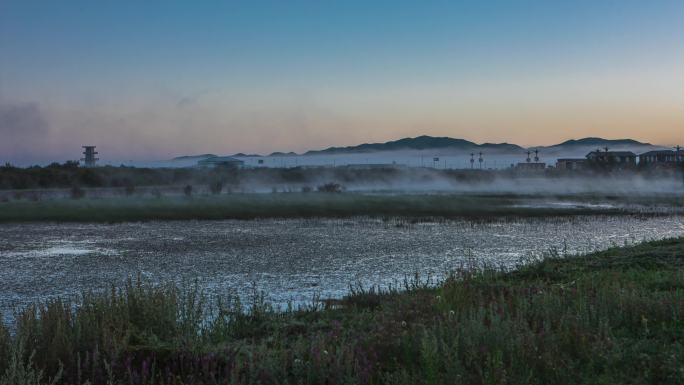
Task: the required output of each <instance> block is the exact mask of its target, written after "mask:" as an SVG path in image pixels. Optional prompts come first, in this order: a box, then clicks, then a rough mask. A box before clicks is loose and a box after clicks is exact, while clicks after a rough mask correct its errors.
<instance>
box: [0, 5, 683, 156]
mask: <svg viewBox="0 0 684 385" xmlns="http://www.w3.org/2000/svg"><path fill="white" fill-rule="evenodd" d="M682 20H684V2H681V1H654V2H643V1H629V0H628V1H567V2H562V1H490V2H474V1H472V2H458V1H420V2H418V1H411V2H409V1H375V2H371V1H249V2H230V1H224V2H219V1H197V2H189V1H116V2H114V1H112V2H93V1H67V0H65V1H30V0H21V1H13V0H3V1H2V2H0V130H1V132H0V133H2V134H3V136H5V137H8V136H9V137H11V138H12V139H11V140H9V141H3V142H4V143H5V144H4V145H3V144H0V158H3V159H4V158H7V159H18V158H22V159H23V158H30V159H32V158H36V159H38V157H39V155H38V154H39V153H40V154H44V155H42V156H49V157H65V156H68V155H69V154H70V153H72V152H73V151H74V143H80V142H82V141H86V142H91V143H96V144H97V145H98V146H99V147H101V148H103V152H107V153H109V154H112V155H113V156H118V157H121V158H134V159H144V158H158V157H162V158H163V157H168V156H172V155H176V154H178V153H188V152H217V153H230V152H237V151H242V152H269V151H274V150H295V151H301V150H304V149H308V148H317V147H325V146H328V145H346V144H355V143H357V142H366V141H384V140H390V139H396V138H398V137H402V136H416V135H421V134H431V135H447V136H453V137H463V138H467V139H471V140H475V141H495V142H502V141H509V142H517V143H521V144H529V145H533V144H544V143H550V142H555V141H560V140H564V139H567V138H571V137H580V136H587V135H594V136H606V137H628V136H629V137H635V138H637V139H641V140H646V141H651V142H657V143H664V144H670V143H676V142H684V137H682V136H683V135H682V133H681V132H684V130H682V126H684V112H682V110H684V109H682V108H681V106H683V105H684V26H683V25H684V23H683V22H682ZM101 143H102V144H101ZM79 145H80V144H79ZM3 159H0V160H3Z"/></svg>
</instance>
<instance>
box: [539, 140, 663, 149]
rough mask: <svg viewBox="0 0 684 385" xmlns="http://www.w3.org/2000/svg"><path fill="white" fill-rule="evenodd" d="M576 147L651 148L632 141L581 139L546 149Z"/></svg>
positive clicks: (645, 144)
mask: <svg viewBox="0 0 684 385" xmlns="http://www.w3.org/2000/svg"><path fill="white" fill-rule="evenodd" d="M577 146H652V144H651V143H642V142H639V141H636V140H634V139H603V138H583V139H570V140H566V141H565V142H563V143H559V144H554V145H553V146H548V147H547V148H557V147H577Z"/></svg>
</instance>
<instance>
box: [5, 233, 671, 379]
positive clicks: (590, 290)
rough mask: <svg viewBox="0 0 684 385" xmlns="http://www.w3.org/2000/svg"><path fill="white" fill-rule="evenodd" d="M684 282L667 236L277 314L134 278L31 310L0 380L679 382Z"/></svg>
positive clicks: (9, 340) (9, 342)
mask: <svg viewBox="0 0 684 385" xmlns="http://www.w3.org/2000/svg"><path fill="white" fill-rule="evenodd" d="M683 282H684V239H672V240H664V241H658V242H649V243H644V244H641V245H638V246H635V247H629V248H614V249H610V250H608V251H605V252H600V253H596V254H591V255H587V256H583V257H573V258H561V257H559V256H550V257H549V258H547V259H546V260H544V261H541V262H535V263H532V264H530V265H527V266H525V267H521V268H520V269H519V270H517V271H514V272H499V271H493V270H484V271H479V272H476V273H472V272H470V273H469V272H465V271H464V272H461V273H457V274H456V275H455V276H454V277H453V278H451V279H448V280H447V281H445V282H444V283H443V284H441V285H440V286H439V287H436V288H428V287H424V286H421V285H420V284H418V283H416V282H414V283H409V284H407V287H406V289H407V290H406V291H402V292H398V291H391V292H384V293H377V292H374V291H357V292H354V293H352V294H351V295H350V296H348V297H347V298H345V299H343V300H340V301H336V302H334V303H332V302H329V303H327V305H325V306H322V307H321V308H317V309H316V308H311V309H306V310H298V311H287V312H280V313H278V312H274V311H272V310H271V309H270V308H269V306H268V305H266V304H265V303H264V301H263V298H262V297H260V296H259V295H257V294H255V296H254V298H253V299H252V302H251V303H250V304H248V305H249V306H248V307H249V308H250V311H249V312H245V311H243V310H242V309H243V308H244V307H245V306H244V304H240V303H239V302H236V300H224V301H223V302H220V303H218V304H215V305H214V306H207V304H206V303H205V302H204V299H203V296H202V295H201V293H200V292H199V291H198V290H194V289H192V288H189V289H178V288H176V287H173V286H165V287H150V286H148V285H145V284H136V283H131V284H129V285H128V286H126V287H125V288H123V289H121V290H112V292H111V293H104V294H95V295H93V294H88V295H85V296H84V297H83V298H82V300H81V301H80V302H79V304H78V305H79V306H77V307H74V306H72V305H73V304H71V303H65V302H61V301H51V302H49V303H46V304H43V305H40V306H36V307H32V308H29V309H27V310H25V311H24V312H23V313H21V314H20V315H19V316H18V320H17V324H16V328H15V330H16V335H15V336H13V337H10V336H9V333H8V332H7V331H2V332H0V372H4V377H2V379H1V380H0V384H3V385H5V384H17V385H18V384H27V383H31V384H37V383H47V381H48V379H49V378H59V382H58V383H66V384H83V383H86V381H89V382H90V383H93V384H152V383H155V384H161V383H164V384H224V383H226V384H227V383H231V384H257V383H259V384H283V383H289V384H368V383H374V384H654V383H658V384H681V383H684V345H683V342H682V341H684V321H682V318H683V316H684V284H683ZM209 308H211V309H213V314H214V315H215V317H213V318H212V321H210V322H206V319H207V317H206V315H207V314H206V312H207V311H210V310H206V309H209ZM38 373H42V377H43V382H39V381H33V382H27V381H25V379H26V378H27V376H31V375H34V376H37V375H38Z"/></svg>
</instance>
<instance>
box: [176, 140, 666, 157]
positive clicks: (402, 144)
mask: <svg viewBox="0 0 684 385" xmlns="http://www.w3.org/2000/svg"><path fill="white" fill-rule="evenodd" d="M584 147H596V148H599V147H601V148H602V147H609V148H611V147H622V148H624V147H656V146H654V145H652V144H650V143H642V142H639V141H636V140H633V139H603V138H594V137H590V138H582V139H571V140H566V141H565V142H563V143H559V144H554V145H551V146H535V147H531V149H548V150H553V151H562V150H566V149H567V150H576V149H578V148H584ZM449 149H453V150H457V151H492V150H494V151H496V152H501V153H506V152H510V153H513V152H521V151H525V150H526V148H525V147H522V146H519V145H517V144H511V143H482V144H477V143H474V142H471V141H468V140H465V139H456V138H449V137H434V136H427V135H423V136H418V137H415V138H404V139H399V140H393V141H389V142H384V143H364V144H359V145H357V146H347V147H329V148H326V149H323V150H311V151H307V152H305V153H304V154H302V155H340V154H367V153H373V152H385V151H406V150H449ZM297 155H298V154H296V153H294V152H287V153H285V152H274V153H271V154H270V155H269V156H279V157H284V156H297ZM213 156H216V155H214V154H203V155H190V156H179V157H177V158H173V160H200V159H205V158H209V157H213ZM231 156H234V157H258V156H261V155H257V154H249V155H247V154H243V153H238V154H234V155H231Z"/></svg>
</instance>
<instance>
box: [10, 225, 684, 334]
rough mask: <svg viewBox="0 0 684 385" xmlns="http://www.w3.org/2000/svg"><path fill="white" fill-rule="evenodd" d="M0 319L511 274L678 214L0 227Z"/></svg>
mask: <svg viewBox="0 0 684 385" xmlns="http://www.w3.org/2000/svg"><path fill="white" fill-rule="evenodd" d="M0 234H1V236H0V266H2V269H1V270H0V312H2V313H3V314H4V317H5V321H6V322H7V321H8V320H9V319H10V313H11V312H12V309H14V308H16V307H17V306H22V305H25V304H27V303H29V302H32V301H36V300H43V299H46V298H50V297H54V296H72V295H77V294H79V293H80V292H81V291H83V290H87V289H106V288H109V287H110V286H111V285H121V284H122V282H123V281H124V280H125V279H126V278H127V277H131V276H133V277H135V276H136V275H137V274H141V275H142V276H143V277H145V278H147V279H150V280H152V281H153V282H166V281H176V282H182V281H184V280H185V281H191V280H193V279H195V278H197V279H199V281H200V283H201V284H202V286H203V287H204V288H206V290H207V291H208V292H209V293H210V294H229V293H238V294H240V295H248V293H251V291H252V288H253V287H254V286H256V288H258V289H260V290H263V291H264V292H265V293H266V296H267V298H268V299H269V300H270V301H272V302H274V303H275V304H278V305H282V304H284V303H286V302H287V301H288V300H292V301H294V302H300V303H301V302H308V301H311V300H312V299H313V297H314V295H316V294H319V295H321V297H324V298H325V297H339V296H342V295H344V294H346V293H347V292H348V290H349V285H350V284H357V283H358V284H362V285H364V286H366V287H367V286H369V285H381V286H386V285H388V284H392V283H398V282H401V281H402V280H403V279H404V278H405V277H406V276H411V275H413V274H414V273H416V272H419V273H420V274H421V275H423V276H426V275H428V274H429V275H432V276H433V277H436V278H440V277H442V276H443V275H444V274H445V273H446V272H448V271H450V270H453V269H455V268H458V267H460V266H461V265H462V264H464V263H466V262H468V261H470V262H472V261H476V262H477V263H483V262H487V263H490V264H497V265H505V266H512V265H514V264H515V263H516V262H517V261H519V260H520V258H521V257H534V256H539V255H541V254H542V253H544V252H548V251H549V250H551V249H553V248H555V249H558V250H560V251H561V252H564V251H567V252H568V253H583V252H589V251H594V250H598V249H603V248H606V247H609V246H612V245H624V244H626V243H627V244H629V243H634V242H639V241H642V240H645V239H659V238H664V237H671V236H681V235H684V217H683V216H667V217H653V218H639V217H627V216H620V217H610V216H601V217H575V218H569V217H566V218H544V219H520V220H516V221H505V222H488V223H476V222H471V221H447V222H438V223H437V222H428V223H417V224H410V223H407V222H404V221H400V220H395V221H389V222H384V221H380V220H371V219H362V218H359V219H346V220H339V219H318V220H310V219H309V220H304V219H288V220H257V221H235V220H229V221H185V222H148V223H123V224H114V225H107V224H50V223H33V224H31V223H29V224H8V225H0Z"/></svg>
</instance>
